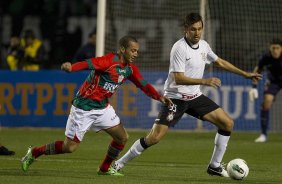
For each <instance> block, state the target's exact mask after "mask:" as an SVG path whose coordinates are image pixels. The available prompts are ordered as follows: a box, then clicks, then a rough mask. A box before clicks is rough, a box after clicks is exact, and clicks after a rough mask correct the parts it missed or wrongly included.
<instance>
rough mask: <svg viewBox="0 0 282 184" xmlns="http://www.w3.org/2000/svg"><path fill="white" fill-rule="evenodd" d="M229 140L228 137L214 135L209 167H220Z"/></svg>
mask: <svg viewBox="0 0 282 184" xmlns="http://www.w3.org/2000/svg"><path fill="white" fill-rule="evenodd" d="M229 138H230V136H224V135H221V134H219V133H217V134H216V136H215V139H214V144H215V146H214V150H213V154H212V158H211V161H210V166H211V167H213V168H217V167H219V166H220V163H221V161H222V158H223V156H224V153H225V150H226V147H227V143H228V141H229Z"/></svg>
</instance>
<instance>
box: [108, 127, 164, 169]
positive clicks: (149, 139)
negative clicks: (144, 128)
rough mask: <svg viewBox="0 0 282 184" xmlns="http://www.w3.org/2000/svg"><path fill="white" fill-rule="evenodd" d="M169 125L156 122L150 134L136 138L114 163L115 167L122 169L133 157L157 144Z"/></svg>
mask: <svg viewBox="0 0 282 184" xmlns="http://www.w3.org/2000/svg"><path fill="white" fill-rule="evenodd" d="M167 131H168V126H167V125H162V124H156V123H155V124H154V125H153V127H152V129H151V131H150V132H149V134H148V135H147V136H146V137H145V138H144V137H142V138H140V139H138V140H136V141H135V142H134V143H133V145H132V146H131V147H130V149H129V150H128V151H127V152H126V153H125V155H123V156H122V157H121V158H120V159H119V160H117V161H116V162H115V163H114V166H113V167H114V169H115V170H117V171H118V170H120V169H122V168H123V167H124V166H125V164H127V163H128V162H129V161H131V160H132V159H134V158H136V157H137V156H139V155H141V154H142V153H143V152H144V151H145V150H146V149H147V148H149V147H150V146H152V145H154V144H157V143H158V142H159V141H160V140H161V139H162V138H163V137H164V136H165V134H166V133H167Z"/></svg>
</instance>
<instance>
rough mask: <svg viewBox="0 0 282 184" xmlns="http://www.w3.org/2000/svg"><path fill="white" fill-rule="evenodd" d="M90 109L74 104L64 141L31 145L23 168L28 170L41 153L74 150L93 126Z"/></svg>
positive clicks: (24, 159) (70, 151) (23, 161)
mask: <svg viewBox="0 0 282 184" xmlns="http://www.w3.org/2000/svg"><path fill="white" fill-rule="evenodd" d="M89 114H90V113H89V111H83V110H82V109H78V108H76V107H74V106H72V108H71V112H70V115H69V117H68V121H67V125H66V130H65V135H66V138H65V140H64V141H61V140H57V141H54V142H51V143H48V144H44V145H41V146H38V147H34V148H32V147H29V148H28V151H27V153H26V155H25V156H24V157H23V158H22V169H23V171H27V170H28V168H29V166H30V165H31V164H32V163H33V162H34V161H35V159H36V158H38V157H39V156H41V155H56V154H63V153H72V152H74V151H75V150H76V149H77V148H78V146H79V144H80V141H82V139H83V137H84V134H85V133H86V132H87V130H88V129H89V127H90V126H91V124H92V123H91V121H92V120H91V118H88V116H89Z"/></svg>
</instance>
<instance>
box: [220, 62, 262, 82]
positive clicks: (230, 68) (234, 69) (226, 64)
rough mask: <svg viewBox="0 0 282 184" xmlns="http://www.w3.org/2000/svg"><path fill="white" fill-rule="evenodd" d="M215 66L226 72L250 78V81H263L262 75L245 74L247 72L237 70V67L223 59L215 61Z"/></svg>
mask: <svg viewBox="0 0 282 184" xmlns="http://www.w3.org/2000/svg"><path fill="white" fill-rule="evenodd" d="M215 66H217V67H219V68H222V69H224V70H227V71H229V72H232V73H235V74H237V75H241V76H243V77H245V78H248V79H252V80H261V79H262V75H261V74H259V73H249V72H245V71H243V70H241V69H239V68H237V67H236V66H234V65H232V64H231V63H229V62H228V61H226V60H224V59H221V58H218V59H217V60H216V61H215Z"/></svg>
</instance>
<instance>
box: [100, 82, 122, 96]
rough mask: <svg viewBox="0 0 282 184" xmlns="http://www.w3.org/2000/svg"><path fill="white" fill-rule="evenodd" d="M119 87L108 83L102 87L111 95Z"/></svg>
mask: <svg viewBox="0 0 282 184" xmlns="http://www.w3.org/2000/svg"><path fill="white" fill-rule="evenodd" d="M118 86H119V85H117V84H112V83H109V82H106V83H105V84H104V86H103V88H104V89H105V90H107V91H109V92H111V93H113V92H114V91H115V90H116V89H117V88H118Z"/></svg>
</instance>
